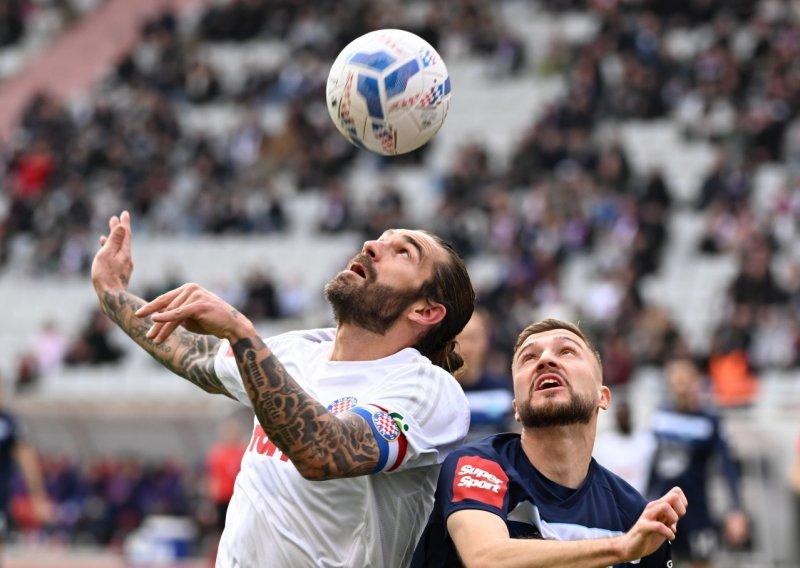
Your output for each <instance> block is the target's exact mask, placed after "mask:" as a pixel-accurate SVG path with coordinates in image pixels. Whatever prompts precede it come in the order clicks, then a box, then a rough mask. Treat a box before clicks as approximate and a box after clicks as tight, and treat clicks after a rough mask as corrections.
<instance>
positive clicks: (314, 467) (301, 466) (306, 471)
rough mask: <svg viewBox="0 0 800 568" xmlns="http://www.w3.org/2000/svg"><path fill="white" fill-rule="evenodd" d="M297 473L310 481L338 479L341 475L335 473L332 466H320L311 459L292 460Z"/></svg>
mask: <svg viewBox="0 0 800 568" xmlns="http://www.w3.org/2000/svg"><path fill="white" fill-rule="evenodd" d="M292 464H294V467H295V469H297V473H299V474H300V476H301V477H302V478H303V479H305V480H308V481H327V480H329V479H336V478H338V477H341V476H340V475H334V474H333V473H332V472H331V471H330V468H325V467H320V465H319V463H312V462H311V461H310V460H292Z"/></svg>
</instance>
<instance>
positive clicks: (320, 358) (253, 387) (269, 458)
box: [92, 211, 475, 566]
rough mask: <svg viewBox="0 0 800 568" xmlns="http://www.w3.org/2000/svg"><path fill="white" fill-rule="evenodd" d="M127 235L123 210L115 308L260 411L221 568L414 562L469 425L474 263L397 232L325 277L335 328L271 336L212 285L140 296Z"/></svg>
mask: <svg viewBox="0 0 800 568" xmlns="http://www.w3.org/2000/svg"><path fill="white" fill-rule="evenodd" d="M130 231H131V224H130V215H129V214H128V212H127V211H126V212H123V213H122V215H121V216H120V217H112V218H111V220H110V221H109V234H108V236H103V237H101V239H100V241H101V248H100V250H99V251H98V253H97V256H96V257H95V261H94V263H93V265H92V282H93V285H94V287H95V290H96V292H97V295H98V298H99V300H100V303H101V305H102V306H103V309H104V311H105V312H106V313H107V314H108V315H109V317H111V318H113V320H114V321H115V322H116V323H117V324H118V325H119V326H120V328H122V329H123V330H124V331H125V332H127V333H128V334H129V335H130V336H131V338H132V339H133V340H134V341H135V342H136V343H137V344H138V345H139V346H140V347H142V348H143V349H145V350H146V351H147V352H148V353H150V354H151V355H152V356H153V357H154V358H155V359H156V360H157V361H159V362H160V363H162V364H163V365H164V366H165V367H167V368H168V369H170V370H172V371H173V372H175V373H176V374H179V375H181V376H183V377H184V378H186V379H187V380H189V381H190V382H193V383H194V384H196V385H198V386H200V387H201V388H203V389H204V390H206V391H207V392H211V393H217V394H223V395H227V396H230V397H232V398H236V399H238V400H240V401H241V402H243V403H244V404H246V405H248V406H251V407H252V408H253V410H254V412H255V420H254V421H255V428H254V432H253V438H252V440H251V442H250V444H249V446H248V451H247V452H246V457H245V458H244V459H243V461H242V471H241V472H240V474H239V476H238V477H237V490H235V491H234V495H233V498H232V500H231V503H230V508H229V511H231V514H230V515H228V523H226V527H225V531H224V532H223V535H222V540H221V542H220V548H219V554H218V557H217V558H218V560H217V563H218V565H220V566H235V565H241V564H255V565H265V564H270V565H285V566H296V565H298V564H313V563H316V562H317V561H318V559H319V558H322V557H327V558H331V559H332V562H334V563H340V564H356V565H363V564H367V563H371V562H377V563H379V564H381V565H382V566H402V565H405V564H407V563H408V561H409V560H410V557H411V554H412V552H413V542H415V541H416V539H417V537H418V536H419V534H420V531H421V529H422V527H423V525H424V522H425V518H426V516H427V514H428V512H429V511H430V499H431V493H432V491H433V487H434V483H435V476H436V473H437V471H438V467H437V465H438V463H440V462H441V459H443V457H444V455H445V454H447V453H448V452H449V451H450V450H452V449H453V448H454V447H456V446H457V445H458V444H459V443H460V442H461V440H463V438H464V437H465V436H466V434H467V428H468V424H469V407H468V405H467V401H466V398H465V397H464V394H463V392H462V391H461V389H460V387H459V386H458V383H457V382H456V381H455V379H454V378H453V377H452V376H451V375H450V374H449V373H448V371H450V372H456V371H458V369H459V368H460V367H461V366H462V364H463V360H462V358H461V357H460V356H459V355H458V354H457V353H456V352H455V351H454V348H455V336H456V335H457V334H458V333H459V332H460V331H461V329H462V328H463V327H464V325H465V324H466V323H467V321H468V320H469V318H470V316H471V315H472V311H473V303H474V299H475V294H474V292H473V290H472V286H471V284H470V280H469V276H468V274H467V270H466V267H465V266H464V264H463V261H462V260H461V259H460V258H459V257H458V256H457V254H456V253H455V252H454V251H453V250H452V249H451V248H449V246H448V245H447V244H446V243H444V242H443V241H441V240H439V239H438V237H434V236H433V235H432V234H430V233H425V232H421V231H407V230H392V231H387V232H386V233H384V234H383V235H382V236H381V237H380V239H378V240H374V241H367V242H366V243H364V246H363V249H362V251H361V252H360V253H359V254H358V255H356V256H355V257H354V258H353V260H352V261H351V262H350V263H349V265H348V267H347V269H346V270H343V271H342V272H340V273H339V274H338V275H337V276H336V277H334V278H333V279H332V280H331V281H330V282H329V283H328V285H326V287H325V293H326V297H327V298H328V300H329V302H330V304H331V306H332V308H333V309H334V315H335V318H336V320H337V323H338V326H337V328H336V329H327V330H310V331H303V332H289V333H287V334H284V335H281V336H278V337H276V338H272V339H268V340H267V342H268V343H267V344H265V343H264V342H263V341H262V340H261V339H260V338H259V337H258V335H257V333H256V331H255V329H254V327H253V325H252V323H250V321H249V320H247V319H246V318H245V317H244V316H242V315H241V314H240V313H239V312H237V311H236V310H235V309H233V308H232V307H231V306H230V305H228V304H226V303H225V302H224V301H222V300H220V299H219V298H218V297H216V296H214V295H213V294H211V293H209V292H207V291H205V290H203V289H202V288H200V287H199V286H196V285H187V286H183V287H181V288H178V289H177V290H174V291H172V292H168V293H167V294H165V295H163V296H161V297H159V298H157V299H156V300H154V301H153V302H150V303H148V304H145V303H144V302H143V301H142V300H141V299H139V298H137V297H136V296H134V295H133V294H131V293H130V292H128V291H127V287H128V282H129V280H130V276H131V272H132V269H133V265H132V259H131V232H130ZM189 330H192V331H189ZM207 334H208V335H207ZM218 338H223V339H224V341H222V342H220V340H219V339H218ZM278 357H280V358H278ZM421 376H422V377H427V378H426V380H422V381H420V377H421ZM376 385H379V387H376ZM306 389H308V390H306ZM308 391H311V392H312V393H314V396H311V395H309V394H308ZM385 470H394V472H393V473H392V475H391V476H389V475H381V472H383V471H385ZM258 495H261V496H262V497H257V496H258ZM266 497H268V499H267V498H266ZM253 499H255V500H253ZM365 515H366V517H365ZM303 516H307V518H305V519H304V520H302V521H301V522H298V520H299V519H300V518H301V517H303ZM390 527H391V530H389V528H390ZM389 535H390V536H389Z"/></svg>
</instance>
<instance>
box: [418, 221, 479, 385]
mask: <svg viewBox="0 0 800 568" xmlns="http://www.w3.org/2000/svg"><path fill="white" fill-rule="evenodd" d="M425 234H427V235H428V236H430V237H431V238H432V239H433V240H434V241H436V243H438V244H439V245H440V246H441V247H442V248H443V249H444V250H445V252H446V253H447V257H448V259H447V261H446V262H434V265H433V275H432V276H431V278H429V279H428V280H427V281H426V282H425V283H424V284H423V285H422V290H421V296H422V297H423V298H426V299H428V300H430V301H431V302H436V303H438V304H442V305H443V306H444V307H445V310H446V313H445V316H444V318H443V319H442V321H440V322H439V323H438V324H436V325H435V326H433V327H432V328H431V329H430V330H429V331H428V333H426V334H425V335H424V336H423V337H422V338H421V339H420V340H419V342H418V343H417V345H415V347H416V348H417V349H418V350H419V352H420V353H422V354H423V355H425V356H426V357H428V358H429V359H430V360H431V361H432V362H433V364H434V365H437V366H439V367H442V368H443V369H445V370H446V371H449V372H450V373H452V374H455V373H456V371H458V370H459V369H460V368H461V367H463V366H464V359H463V358H462V357H461V355H459V354H458V353H457V352H456V336H457V335H458V334H459V333H461V330H462V329H464V326H465V325H467V322H468V321H469V319H470V318H471V317H472V311H473V310H474V309H475V290H474V289H473V288H472V281H471V280H470V278H469V272H468V271H467V266H466V265H465V264H464V261H463V260H462V258H461V257H460V256H459V255H458V253H457V252H456V250H455V249H454V248H453V246H452V245H451V244H450V243H448V242H447V241H445V240H444V239H442V238H441V237H438V236H436V235H434V234H431V233H429V232H427V231H426V232H425Z"/></svg>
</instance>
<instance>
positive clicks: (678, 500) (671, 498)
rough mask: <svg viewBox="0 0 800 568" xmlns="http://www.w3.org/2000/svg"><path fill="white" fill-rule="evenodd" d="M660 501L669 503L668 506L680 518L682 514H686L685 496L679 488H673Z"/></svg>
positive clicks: (686, 503) (686, 502)
mask: <svg viewBox="0 0 800 568" xmlns="http://www.w3.org/2000/svg"><path fill="white" fill-rule="evenodd" d="M660 500H663V501H665V502H667V503H669V505H670V506H671V507H672V508H673V509H674V510H675V511H676V512H677V513H678V514H679V515H680V516H683V515H684V514H686V508H687V506H688V501H687V500H686V495H684V493H683V490H682V489H681V488H680V487H673V488H672V489H670V491H669V492H667V493H666V494H665V495H664V497H662V498H661V499H660Z"/></svg>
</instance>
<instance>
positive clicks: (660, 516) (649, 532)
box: [621, 487, 688, 561]
mask: <svg viewBox="0 0 800 568" xmlns="http://www.w3.org/2000/svg"><path fill="white" fill-rule="evenodd" d="M687 506H688V501H687V500H686V496H685V495H684V494H683V490H681V488H680V487H673V488H672V489H670V490H669V491H668V492H667V493H666V494H665V495H664V496H663V497H661V498H659V499H656V500H655V501H650V502H649V503H648V504H647V506H646V507H645V508H644V511H642V514H641V516H640V517H639V520H637V521H636V524H635V525H633V526H632V527H631V529H630V530H629V531H628V532H627V533H625V534H624V535H623V536H622V537H621V539H622V541H621V542H622V558H623V559H625V560H626V561H631V560H637V559H639V558H643V557H645V556H647V555H649V554H652V553H653V552H655V551H656V550H657V549H658V548H659V547H660V546H661V545H662V544H663V543H664V540H674V539H675V533H676V532H677V529H678V521H679V520H680V518H681V517H683V515H685V514H686V507H687Z"/></svg>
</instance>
